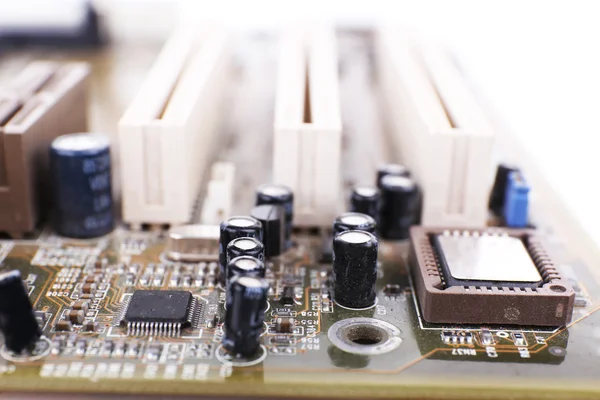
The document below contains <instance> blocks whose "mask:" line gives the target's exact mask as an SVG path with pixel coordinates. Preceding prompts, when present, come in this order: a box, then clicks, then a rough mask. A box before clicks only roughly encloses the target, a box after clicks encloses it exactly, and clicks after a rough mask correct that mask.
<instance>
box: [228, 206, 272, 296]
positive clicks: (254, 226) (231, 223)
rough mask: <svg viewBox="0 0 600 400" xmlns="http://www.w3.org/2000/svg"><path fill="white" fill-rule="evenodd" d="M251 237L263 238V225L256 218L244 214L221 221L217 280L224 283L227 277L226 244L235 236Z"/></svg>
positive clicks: (260, 239) (259, 239)
mask: <svg viewBox="0 0 600 400" xmlns="http://www.w3.org/2000/svg"><path fill="white" fill-rule="evenodd" d="M240 237H251V238H254V239H256V240H258V241H260V242H262V240H263V227H262V225H261V223H260V221H258V220H257V219H256V218H252V217H249V216H245V215H240V216H235V217H230V218H228V219H226V220H225V221H223V222H221V226H220V235H219V281H220V282H221V284H223V285H224V284H225V280H226V277H227V246H228V245H229V243H230V242H231V241H232V240H233V239H236V238H240Z"/></svg>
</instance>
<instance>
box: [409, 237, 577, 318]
mask: <svg viewBox="0 0 600 400" xmlns="http://www.w3.org/2000/svg"><path fill="white" fill-rule="evenodd" d="M410 267H411V274H412V277H413V282H414V286H415V291H416V295H417V298H418V301H419V305H420V309H421V315H422V317H423V319H425V320H426V321H428V322H432V323H453V324H503V325H534V326H535V325H538V326H564V325H566V324H568V323H569V322H570V321H571V317H572V313H573V303H574V300H575V292H574V291H573V288H572V287H571V285H570V283H569V281H568V280H567V279H566V278H564V277H563V276H562V275H561V273H560V271H559V270H558V269H557V268H556V265H555V264H554V262H553V260H552V258H551V257H550V256H549V255H548V253H547V252H546V251H545V250H544V246H543V244H542V241H541V240H540V239H539V238H538V237H537V236H536V233H535V231H534V230H529V229H508V228H487V229H453V228H430V227H413V228H412V229H411V251H410Z"/></svg>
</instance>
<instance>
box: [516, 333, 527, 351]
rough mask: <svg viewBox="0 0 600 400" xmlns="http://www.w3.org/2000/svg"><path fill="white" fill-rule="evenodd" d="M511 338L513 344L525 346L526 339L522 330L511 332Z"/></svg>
mask: <svg viewBox="0 0 600 400" xmlns="http://www.w3.org/2000/svg"><path fill="white" fill-rule="evenodd" d="M512 338H513V342H514V344H515V346H519V347H524V346H527V340H526V339H525V336H523V333H522V332H513V333H512Z"/></svg>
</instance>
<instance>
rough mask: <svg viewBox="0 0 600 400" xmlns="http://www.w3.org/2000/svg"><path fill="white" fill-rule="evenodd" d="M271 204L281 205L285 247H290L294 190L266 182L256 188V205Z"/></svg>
mask: <svg viewBox="0 0 600 400" xmlns="http://www.w3.org/2000/svg"><path fill="white" fill-rule="evenodd" d="M263 204H272V205H276V206H281V207H283V210H284V213H285V237H284V238H285V249H289V248H290V247H292V228H293V222H294V192H292V189H290V188H288V187H287V186H283V185H273V184H266V185H261V186H259V187H258V189H257V190H256V205H257V206H261V205H263Z"/></svg>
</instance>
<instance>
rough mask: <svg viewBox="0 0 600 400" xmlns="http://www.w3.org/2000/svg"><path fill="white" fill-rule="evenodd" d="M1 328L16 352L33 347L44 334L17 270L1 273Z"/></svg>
mask: <svg viewBox="0 0 600 400" xmlns="http://www.w3.org/2000/svg"><path fill="white" fill-rule="evenodd" d="M0 330H1V331H2V333H3V335H4V343H5V344H6V347H7V348H8V349H9V350H11V351H14V352H15V353H20V352H22V351H23V350H25V349H28V348H32V347H33V346H34V344H35V342H36V341H37V340H38V339H39V337H40V335H41V334H42V332H41V330H40V327H39V325H38V321H37V318H36V316H35V313H34V311H33V308H32V307H31V303H30V302H29V296H28V295H27V292H26V291H25V286H23V281H22V279H21V273H20V272H19V271H17V270H14V271H9V272H4V273H2V274H0Z"/></svg>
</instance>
